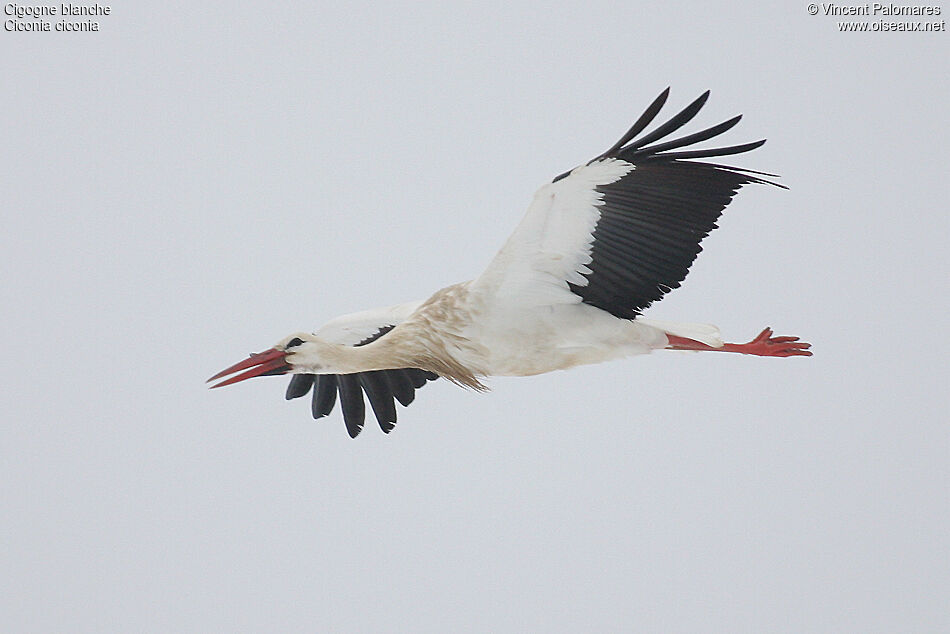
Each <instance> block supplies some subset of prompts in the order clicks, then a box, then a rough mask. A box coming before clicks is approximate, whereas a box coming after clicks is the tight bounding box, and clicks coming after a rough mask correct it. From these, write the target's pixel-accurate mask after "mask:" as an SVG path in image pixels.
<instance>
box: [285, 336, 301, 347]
mask: <svg viewBox="0 0 950 634" xmlns="http://www.w3.org/2000/svg"><path fill="white" fill-rule="evenodd" d="M302 344H303V339H301V338H300V337H294V338H293V339H291V340H290V341H288V342H287V347H288V348H293V347H294V346H299V345H302Z"/></svg>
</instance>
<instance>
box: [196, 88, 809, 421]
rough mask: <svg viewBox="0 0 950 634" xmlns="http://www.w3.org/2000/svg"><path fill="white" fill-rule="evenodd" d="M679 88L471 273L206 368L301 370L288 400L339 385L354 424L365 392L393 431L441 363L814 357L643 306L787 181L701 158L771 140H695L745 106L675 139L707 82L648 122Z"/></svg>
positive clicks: (576, 172)
mask: <svg viewBox="0 0 950 634" xmlns="http://www.w3.org/2000/svg"><path fill="white" fill-rule="evenodd" d="M668 95H669V88H667V89H666V90H664V91H663V92H662V93H660V95H659V96H658V97H657V98H656V99H655V100H654V101H653V103H651V104H650V106H649V107H648V108H647V109H646V111H645V112H644V113H643V114H642V115H641V116H640V118H639V119H637V121H636V122H635V123H634V124H633V126H632V127H631V128H630V129H629V130H628V131H627V133H626V134H624V135H623V137H621V139H620V140H619V141H617V142H616V143H615V144H614V145H613V146H611V148H610V149H609V150H607V151H606V152H604V153H603V154H601V155H599V156H597V157H595V158H593V159H592V160H590V161H588V162H587V163H584V164H583V165H580V166H578V167H576V168H574V169H573V170H571V171H569V172H565V173H564V174H561V175H560V176H557V177H556V178H554V179H553V180H552V181H551V182H550V183H548V184H546V185H544V186H543V187H541V189H539V190H538V191H537V193H536V194H535V195H534V200H533V201H532V203H531V205H530V206H529V207H528V211H527V212H526V213H525V215H524V218H523V219H522V220H521V224H519V225H518V226H517V228H516V229H515V231H514V233H512V234H511V236H510V237H509V238H508V241H507V242H506V243H505V244H504V246H502V248H501V250H500V251H499V252H498V253H497V254H496V255H495V257H494V259H492V261H491V262H490V263H489V265H488V268H486V269H485V270H484V271H483V272H482V274H481V275H480V276H478V277H477V278H475V279H474V280H471V281H468V282H462V283H460V284H455V285H453V286H449V287H447V288H443V289H442V290H439V291H437V292H436V293H435V294H434V295H432V296H431V297H430V298H428V299H426V300H424V301H416V302H408V303H405V304H399V305H397V306H390V307H388V308H378V309H375V310H368V311H365V312H360V313H354V314H351V315H345V316H343V317H338V318H337V319H334V320H332V321H330V322H329V323H327V324H326V325H325V326H323V327H322V328H320V329H319V330H317V331H316V332H315V333H312V334H311V333H303V332H301V333H297V334H293V335H290V336H288V337H285V338H284V339H282V340H281V341H280V342H279V343H278V344H277V345H275V346H274V347H273V348H270V349H269V350H266V351H264V352H260V353H256V354H252V355H251V356H250V357H249V358H247V359H245V360H244V361H241V362H239V363H236V364H234V365H232V366H230V367H228V368H226V369H225V370H222V371H221V372H219V373H218V374H216V375H214V376H213V377H211V378H210V379H208V381H209V382H210V381H215V380H217V379H221V378H223V377H227V376H228V375H233V376H230V377H229V378H227V379H225V380H223V381H220V382H219V383H217V384H215V385H213V386H212V387H222V386H224V385H230V384H232V383H237V382H238V381H244V380H245V379H249V378H252V377H257V376H267V375H276V374H292V375H293V377H292V378H291V381H290V385H289V386H288V388H287V394H286V397H287V399H288V400H290V399H294V398H299V397H302V396H305V395H306V394H308V393H309V392H311V391H312V393H313V397H312V399H313V400H312V408H311V409H312V414H313V417H314V418H321V417H323V416H326V415H328V414H329V413H330V412H331V411H332V410H333V408H334V406H335V405H336V402H337V400H339V403H340V408H341V409H342V412H343V420H344V422H345V424H346V429H347V432H348V433H349V435H350V436H351V437H353V438H355V437H356V436H357V435H358V434H359V433H360V431H361V430H362V429H363V423H364V420H365V413H366V412H365V401H364V396H363V395H364V393H365V395H366V400H368V401H369V404H370V406H371V407H372V410H373V413H374V414H375V417H376V420H377V421H378V422H379V425H380V427H381V428H382V430H383V431H384V432H386V433H389V432H390V431H392V429H393V427H394V426H395V424H396V405H395V402H396V401H398V402H399V403H400V404H401V405H403V406H408V405H409V404H410V403H411V402H412V401H413V399H414V398H415V391H416V390H417V389H419V388H421V387H422V386H423V385H425V384H426V383H427V382H428V381H433V380H435V379H437V378H439V377H443V378H445V379H448V380H449V381H451V382H453V383H456V384H458V385H461V386H464V387H468V388H473V389H475V390H485V389H487V388H486V387H485V385H484V384H483V383H482V382H481V379H482V378H484V377H488V376H493V375H503V376H529V375H534V374H541V373H544V372H551V371H553V370H562V369H566V368H570V367H573V366H577V365H583V364H589V363H600V362H602V361H607V360H610V359H617V358H621V357H628V356H632V355H636V354H645V353H648V352H650V351H652V350H658V349H668V350H697V351H700V350H702V351H720V352H737V353H740V354H751V355H758V356H764V357H791V356H810V355H811V352H810V351H809V350H808V348H809V347H810V344H807V343H805V342H802V341H799V339H798V337H776V336H773V332H772V330H771V329H770V328H765V329H764V330H763V331H762V332H761V333H759V334H758V336H756V337H755V338H754V339H752V340H751V341H749V342H748V343H740V344H736V343H724V342H723V340H722V339H721V338H720V334H719V330H718V328H716V327H715V326H711V325H706V324H692V323H672V322H664V321H654V320H650V319H645V318H643V317H642V316H641V313H642V312H643V311H644V310H645V309H646V308H647V307H648V306H650V304H652V303H653V302H655V301H657V300H659V299H661V298H662V297H663V296H664V295H665V294H666V293H668V292H669V291H670V290H672V289H674V288H677V287H679V285H680V283H681V282H682V281H683V280H684V279H685V277H686V274H687V272H688V271H689V267H690V265H691V264H692V263H693V261H694V260H695V259H696V256H697V255H698V254H699V252H700V251H701V250H702V248H701V247H700V242H702V240H703V238H705V237H706V236H707V235H708V234H709V232H710V231H712V230H713V229H715V228H716V226H717V225H716V221H717V220H718V219H719V216H720V214H721V213H722V211H723V209H725V207H726V205H728V204H729V202H730V201H731V200H732V197H733V196H734V195H735V194H736V192H737V191H738V190H739V188H740V187H742V186H743V185H748V184H763V185H774V186H778V187H784V186H783V185H780V184H778V183H776V182H774V181H771V180H767V179H765V178H762V177H763V176H764V177H773V178H774V177H775V176H774V175H773V174H766V173H764V172H756V171H752V170H748V169H743V168H738V167H730V166H726V165H721V164H718V163H709V162H705V161H701V160H697V159H707V158H712V157H721V156H727V155H732V154H741V153H744V152H749V151H750V150H754V149H755V148H757V147H759V146H761V145H762V144H763V143H765V140H761V141H755V142H752V143H745V144H741V145H731V146H725V147H717V148H708V149H695V148H691V146H693V145H694V144H697V143H700V142H702V141H707V140H709V139H712V138H714V137H717V136H719V135H720V134H722V133H724V132H726V131H727V130H729V129H730V128H732V127H733V126H734V125H736V123H738V122H739V119H741V117H742V115H738V116H736V117H733V118H732V119H729V120H728V121H724V122H723V123H720V124H719V125H715V126H712V127H710V128H706V129H704V130H701V131H699V132H694V133H692V134H687V135H685V136H681V137H679V138H675V139H671V140H664V139H666V138H667V137H669V136H670V135H672V134H673V133H674V132H676V131H677V130H679V129H680V128H681V127H683V126H684V125H686V123H688V122H689V121H690V120H691V119H693V117H695V116H696V114H697V113H698V112H699V110H700V109H701V108H702V107H703V104H705V103H706V100H707V98H708V97H709V91H706V92H705V93H703V94H702V95H700V96H699V98H697V99H696V100H695V101H693V102H692V103H690V104H689V105H688V106H686V108H684V109H683V110H682V111H681V112H679V113H678V114H676V115H675V116H673V117H672V118H671V119H670V120H669V121H667V122H666V123H663V124H662V125H659V126H657V127H656V128H654V129H653V130H651V131H650V132H647V133H646V134H643V135H642V136H640V134H641V133H643V132H644V130H646V128H647V127H648V126H649V125H650V124H651V123H652V122H653V120H654V119H655V118H656V116H657V114H658V113H659V111H660V109H661V108H662V107H663V105H664V103H665V102H666V99H667V97H668ZM637 137H639V138H637ZM685 148H691V149H685Z"/></svg>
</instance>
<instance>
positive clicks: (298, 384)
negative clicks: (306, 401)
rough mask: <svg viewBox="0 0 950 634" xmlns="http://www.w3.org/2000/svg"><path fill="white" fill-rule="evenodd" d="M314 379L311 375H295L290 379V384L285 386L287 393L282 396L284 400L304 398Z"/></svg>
mask: <svg viewBox="0 0 950 634" xmlns="http://www.w3.org/2000/svg"><path fill="white" fill-rule="evenodd" d="M314 378H315V377H314V375H312V374H295V375H294V376H293V377H292V378H291V379H290V383H288V384H287V393H286V394H284V398H285V399H287V400H288V401H289V400H292V399H295V398H300V397H301V396H306V395H307V392H309V391H310V388H311V387H313V380H314Z"/></svg>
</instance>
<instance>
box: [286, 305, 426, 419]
mask: <svg viewBox="0 0 950 634" xmlns="http://www.w3.org/2000/svg"><path fill="white" fill-rule="evenodd" d="M420 303H421V302H411V303H408V304H399V305H398V306H391V307H389V308H380V309H376V310H368V311H364V312H361V313H353V314H352V315H344V316H342V317H338V318H336V319H334V320H333V321H330V322H328V323H327V324H326V325H324V326H323V327H322V328H320V330H318V331H317V332H316V333H315V334H316V335H317V336H318V337H320V338H321V339H323V340H325V341H330V342H334V343H340V344H344V345H348V346H365V345H366V344H368V343H370V342H371V341H376V340H377V339H379V338H380V337H384V336H386V333H388V332H389V331H390V330H392V329H393V328H394V327H395V326H396V325H397V324H399V323H401V322H402V321H404V320H405V319H406V318H407V317H408V316H409V315H411V314H412V313H413V311H415V309H416V308H417V307H418V306H419V304H420ZM437 378H439V375H437V374H433V373H432V372H426V371H425V370H420V369H418V368H403V369H400V370H377V371H374V372H357V373H354V374H295V375H294V376H293V378H292V379H290V385H288V386H287V400H290V399H294V398H300V397H301V396H306V395H307V394H308V393H309V392H310V391H311V390H313V401H312V405H311V412H312V413H313V417H314V418H323V417H324V416H326V415H328V414H329V413H330V412H332V411H333V408H334V406H335V405H336V403H337V400H338V398H339V402H340V409H341V410H342V411H343V421H344V422H345V423H346V431H347V432H348V433H349V434H350V437H351V438H356V437H357V436H358V435H359V433H360V432H361V431H362V430H363V423H364V421H365V418H366V405H365V402H364V400H363V394H364V393H365V394H366V399H367V400H368V401H369V404H370V407H372V409H373V413H374V414H375V415H376V420H377V421H378V422H379V426H380V428H381V429H382V430H383V431H384V432H386V433H387V434H388V433H389V432H391V431H392V430H393V428H394V427H395V426H396V403H395V401H399V403H401V404H402V405H403V406H404V407H405V406H408V405H409V404H410V403H412V401H413V400H414V399H415V398H416V390H417V389H419V388H420V387H422V386H423V385H425V384H426V382H428V381H434V380H436V379H437Z"/></svg>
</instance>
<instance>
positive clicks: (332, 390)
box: [310, 374, 337, 420]
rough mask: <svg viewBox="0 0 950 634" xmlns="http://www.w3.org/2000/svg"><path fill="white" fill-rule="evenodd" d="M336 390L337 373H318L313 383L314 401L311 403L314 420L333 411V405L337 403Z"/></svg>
mask: <svg viewBox="0 0 950 634" xmlns="http://www.w3.org/2000/svg"><path fill="white" fill-rule="evenodd" d="M336 391H337V380H336V375H334V374H320V375H317V377H316V379H315V380H314V384H313V401H311V403H310V413H311V414H312V415H313V418H314V420H316V419H319V418H323V417H324V416H327V415H328V414H329V413H330V412H332V411H333V406H334V405H336Z"/></svg>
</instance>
